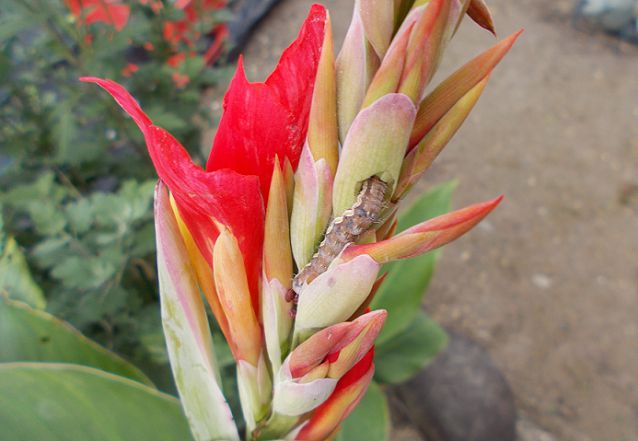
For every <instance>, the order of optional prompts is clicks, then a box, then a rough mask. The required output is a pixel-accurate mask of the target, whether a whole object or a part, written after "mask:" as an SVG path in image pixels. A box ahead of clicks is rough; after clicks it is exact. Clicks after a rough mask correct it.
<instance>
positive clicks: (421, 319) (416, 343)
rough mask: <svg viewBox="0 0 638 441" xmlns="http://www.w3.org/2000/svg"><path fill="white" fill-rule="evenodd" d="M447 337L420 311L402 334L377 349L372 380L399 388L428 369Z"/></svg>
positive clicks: (443, 346) (445, 343) (445, 342)
mask: <svg viewBox="0 0 638 441" xmlns="http://www.w3.org/2000/svg"><path fill="white" fill-rule="evenodd" d="M447 341H448V337H447V333H446V332H445V331H444V330H443V328H441V327H440V326H439V325H437V324H436V322H435V321H434V320H432V319H431V318H429V317H428V316H427V315H426V314H425V313H424V312H422V311H420V312H419V313H418V314H417V316H416V317H415V319H414V320H413V321H412V322H411V323H410V324H409V325H408V327H407V328H406V330H405V331H403V332H402V333H400V334H397V335H396V336H394V337H393V338H391V339H390V340H387V341H385V342H383V343H381V344H379V345H378V346H377V349H376V351H377V359H376V362H377V370H376V373H375V379H376V380H377V381H379V382H381V383H389V384H399V383H402V382H404V381H407V380H409V379H410V378H412V377H413V376H414V375H416V373H417V372H420V371H421V370H422V369H423V368H424V367H425V366H427V365H428V364H429V363H430V362H432V360H434V358H435V357H436V355H437V354H438V353H439V352H440V351H441V350H442V349H443V348H445V346H446V345H447Z"/></svg>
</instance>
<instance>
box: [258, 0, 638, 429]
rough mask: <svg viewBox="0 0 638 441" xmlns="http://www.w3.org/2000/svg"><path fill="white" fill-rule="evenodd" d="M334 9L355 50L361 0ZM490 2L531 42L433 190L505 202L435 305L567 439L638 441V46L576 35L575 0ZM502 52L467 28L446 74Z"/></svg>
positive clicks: (285, 27)
mask: <svg viewBox="0 0 638 441" xmlns="http://www.w3.org/2000/svg"><path fill="white" fill-rule="evenodd" d="M574 3H575V2H574ZM310 4H311V1H307V0H288V1H284V2H283V3H282V4H281V5H280V6H278V7H277V8H276V9H275V10H274V11H273V12H272V13H271V15H270V16H269V17H268V18H267V19H266V20H265V21H264V22H263V24H262V25H261V26H260V27H259V29H258V31H257V33H256V34H255V35H254V37H253V38H252V40H251V43H250V45H249V47H248V48H247V50H246V51H245V55H246V60H245V61H246V65H247V70H248V72H249V77H251V78H252V79H263V78H264V77H265V75H266V74H267V73H268V72H269V71H270V70H271V69H272V68H273V66H274V64H275V63H276V60H277V57H278V54H279V53H280V52H281V50H282V49H283V47H285V46H286V45H287V44H288V43H289V42H290V41H291V40H292V39H293V38H294V35H295V34H296V32H297V29H298V27H299V24H300V23H301V21H302V20H303V17H304V15H305V14H306V12H307V10H308V7H309V5H310ZM325 4H326V5H327V6H328V7H329V9H330V10H331V17H332V20H333V25H334V31H335V38H336V41H337V42H340V41H341V39H342V38H343V35H344V34H345V30H346V28H347V25H348V23H349V20H350V15H351V8H352V1H346V0H341V1H325ZM488 4H489V5H490V7H491V9H492V11H493V13H494V17H495V20H496V25H497V31H498V33H499V36H500V37H504V36H506V35H508V34H509V33H511V32H513V31H515V30H517V29H519V28H520V27H524V28H525V29H526V30H525V33H524V34H523V36H522V37H521V39H520V40H519V41H518V42H517V44H516V45H515V47H514V49H513V50H512V52H511V53H510V54H509V55H508V56H507V58H506V59H505V60H504V62H503V63H502V64H501V65H500V66H499V67H498V68H497V69H496V71H495V73H494V75H492V78H491V81H490V85H489V86H488V88H487V89H486V91H485V93H484V96H483V97H482V98H481V100H480V102H479V104H478V105H477V107H476V108H475V110H474V112H473V114H472V115H471V116H470V118H469V119H468V121H467V122H466V124H465V127H464V128H463V129H462V130H461V131H460V132H459V134H457V136H456V138H455V139H454V140H453V142H452V143H451V144H450V145H449V146H448V147H447V149H446V151H445V152H443V154H442V155H441V157H440V158H439V159H438V161H437V162H436V165H435V166H434V167H433V168H432V170H431V172H430V173H429V175H428V176H427V178H426V181H425V182H424V183H423V184H424V185H426V186H427V185H432V184H434V183H437V182H442V181H445V180H448V179H452V178H458V179H459V180H460V185H459V187H458V190H457V192H456V194H455V197H454V206H455V207H457V208H458V207H461V206H463V205H466V204H469V203H472V202H474V201H479V200H483V199H487V198H490V197H493V196H495V195H497V194H500V193H504V194H505V196H506V199H505V201H504V203H503V205H502V206H501V207H500V208H499V209H498V210H497V211H496V212H495V213H494V214H493V215H491V216H490V218H489V219H488V220H487V221H486V222H483V224H482V225H481V226H480V227H479V228H477V229H476V230H475V231H473V232H472V233H470V234H469V235H467V236H466V237H464V238H462V239H460V240H459V241H457V242H455V243H454V244H452V245H450V246H448V247H447V248H446V250H445V252H444V253H443V257H442V259H441V261H440V265H439V268H438V270H437V274H436V276H435V280H434V282H433V284H432V286H431V289H430V292H429V293H428V299H427V301H426V308H427V309H428V310H429V311H430V312H431V314H432V315H433V316H434V317H435V318H436V319H437V320H438V321H440V322H441V323H443V324H445V325H448V326H450V327H452V328H454V329H457V330H459V331H462V332H464V333H465V334H467V335H470V336H472V337H474V338H475V339H476V340H478V341H479V342H481V343H482V344H483V345H485V346H486V347H487V348H488V349H489V350H490V352H491V354H492V356H493V358H494V360H495V361H496V363H497V365H498V366H499V367H500V368H501V369H502V371H503V372H504V374H505V375H506V377H507V379H508V380H509V382H510V383H511V385H512V388H513V390H514V393H515V395H516V399H517V404H518V406H519V408H520V410H521V411H522V412H523V413H524V414H526V415H527V417H528V418H530V419H532V420H534V421H536V423H538V424H539V425H540V426H542V427H544V428H545V429H547V430H549V431H550V432H552V433H553V434H555V436H556V437H557V438H558V439H560V440H565V441H572V440H573V441H589V440H591V441H636V440H638V321H637V316H638V47H632V46H630V45H627V44H623V43H619V42H618V41H616V40H614V39H611V38H608V37H606V36H602V35H591V34H588V33H586V32H584V31H582V30H579V29H576V28H575V27H574V26H573V23H572V20H571V13H572V7H573V4H572V2H571V1H565V0H563V1H551V0H519V1H517V2H510V1H507V0H490V1H488ZM493 43H494V39H493V37H491V36H490V35H489V34H488V33H487V32H485V31H482V30H480V29H479V28H478V27H477V26H475V25H473V24H472V23H471V22H470V21H466V22H465V24H464V25H463V26H462V28H461V30H460V32H459V34H458V35H457V36H456V37H455V40H454V42H453V43H452V44H451V46H450V47H449V50H448V52H447V55H446V57H445V61H444V64H443V66H442V72H441V73H449V72H451V70H453V69H454V68H456V67H458V66H460V65H461V64H463V63H464V62H465V61H466V60H468V59H469V58H470V57H471V56H473V55H474V54H477V53H478V52H479V51H481V50H482V49H484V48H487V47H488V46H490V45H491V44H493ZM442 77H443V76H442V75H439V76H438V77H437V78H438V79H439V80H440V79H441V78H442Z"/></svg>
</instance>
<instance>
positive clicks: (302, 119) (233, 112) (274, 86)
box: [206, 5, 326, 199]
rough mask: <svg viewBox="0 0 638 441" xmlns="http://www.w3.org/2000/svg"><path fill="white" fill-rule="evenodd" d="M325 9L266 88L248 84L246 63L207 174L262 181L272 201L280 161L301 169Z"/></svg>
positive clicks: (317, 9) (231, 92) (318, 9)
mask: <svg viewBox="0 0 638 441" xmlns="http://www.w3.org/2000/svg"><path fill="white" fill-rule="evenodd" d="M325 22H326V10H325V8H324V7H323V6H319V5H314V6H313V7H312V9H311V10H310V13H309V14H308V17H307V18H306V21H305V22H304V24H303V26H302V28H301V30H300V31H299V35H298V36H297V39H296V40H295V41H294V42H293V43H292V44H291V45H290V46H289V47H288V48H287V49H286V50H285V51H284V53H283V55H282V56H281V58H280V60H279V64H278V65H277V67H276V68H275V70H274V72H273V73H272V74H271V75H270V76H269V77H268V79H267V80H266V81H265V82H263V83H250V82H248V80H247V79H246V76H245V73H244V69H243V64H242V59H241V58H240V59H239V64H238V67H237V71H236V72H235V76H234V78H233V80H232V82H231V84H230V87H229V89H228V92H227V93H226V96H225V98H224V114H223V116H222V119H221V121H220V124H219V128H218V130H217V135H216V136H215V140H214V142H213V148H212V150H211V154H210V157H209V158H208V164H207V166H206V169H207V170H209V171H211V170H219V169H222V168H230V169H232V170H235V171H237V172H238V173H241V174H243V175H256V176H259V179H260V182H261V190H262V194H263V195H264V199H267V197H268V189H269V186H270V181H271V175H272V171H273V166H274V160H275V156H279V160H280V161H283V158H284V157H285V158H288V160H289V161H290V163H291V164H292V166H293V168H295V169H296V168H297V163H298V162H299V155H300V154H301V149H302V147H303V142H304V140H305V137H306V132H307V129H308V116H309V113H310V102H311V100H312V90H313V87H314V80H315V76H316V73H317V66H318V63H319V57H320V55H321V47H322V45H323V35H324V27H325Z"/></svg>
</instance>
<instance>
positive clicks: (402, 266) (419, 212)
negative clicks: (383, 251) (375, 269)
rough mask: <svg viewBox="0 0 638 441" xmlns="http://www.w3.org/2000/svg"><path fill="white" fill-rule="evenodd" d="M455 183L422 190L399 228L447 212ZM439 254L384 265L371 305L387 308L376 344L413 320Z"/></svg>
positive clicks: (401, 228)
mask: <svg viewBox="0 0 638 441" xmlns="http://www.w3.org/2000/svg"><path fill="white" fill-rule="evenodd" d="M455 187H456V182H454V181H451V182H447V183H445V184H441V185H438V186H436V187H434V188H433V189H431V190H430V191H428V192H427V193H425V194H423V195H422V196H421V197H420V198H419V199H418V200H417V201H416V202H415V203H414V204H413V205H411V206H410V207H408V209H407V210H406V211H405V212H404V213H403V214H402V215H401V216H399V224H398V228H397V229H398V231H403V230H406V229H407V228H410V227H412V226H413V225H416V224H418V223H420V222H423V221H424V220H426V219H430V218H433V217H435V216H439V215H441V214H443V213H446V212H448V211H449V209H450V199H451V197H452V192H453V191H454V188H455ZM438 255H439V252H438V251H433V252H429V253H426V254H424V255H422V256H419V257H415V258H413V259H407V260H399V261H396V262H392V263H389V264H387V265H385V266H384V270H385V271H388V276H387V278H386V280H385V281H384V282H383V283H382V284H381V288H380V289H379V291H378V292H377V294H376V295H375V297H374V300H373V301H372V305H371V307H372V309H386V310H387V311H388V318H387V319H386V322H385V325H384V326H383V329H382V330H381V334H379V337H378V338H377V343H378V344H380V343H382V342H385V341H388V340H389V339H391V338H393V337H394V336H396V335H398V334H400V333H401V332H403V331H404V330H405V329H406V327H407V326H408V325H409V324H410V322H412V321H413V320H414V318H415V317H416V315H417V313H418V312H419V311H420V307H421V302H422V300H423V296H424V295H425V292H426V290H427V288H428V285H429V284H430V280H431V279H432V275H433V273H434V267H435V266H436V259H437V257H438Z"/></svg>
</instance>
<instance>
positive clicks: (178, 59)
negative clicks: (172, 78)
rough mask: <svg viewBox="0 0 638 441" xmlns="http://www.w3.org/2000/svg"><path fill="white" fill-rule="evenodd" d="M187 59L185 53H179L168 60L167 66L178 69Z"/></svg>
mask: <svg viewBox="0 0 638 441" xmlns="http://www.w3.org/2000/svg"><path fill="white" fill-rule="evenodd" d="M185 59H186V54H185V53H184V52H178V53H176V54H174V55H171V56H170V57H168V59H167V60H166V64H168V65H169V66H170V67H178V66H179V65H180V64H182V63H183V62H184V60H185Z"/></svg>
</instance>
